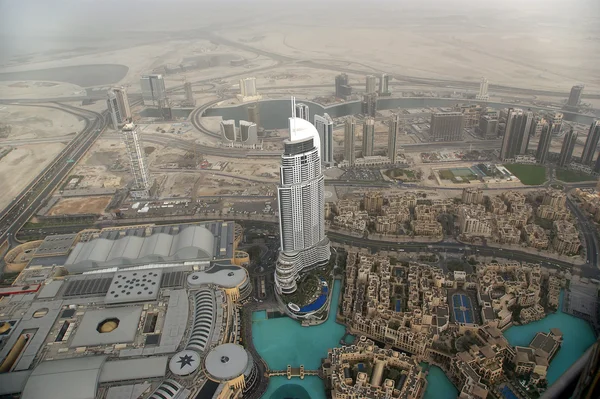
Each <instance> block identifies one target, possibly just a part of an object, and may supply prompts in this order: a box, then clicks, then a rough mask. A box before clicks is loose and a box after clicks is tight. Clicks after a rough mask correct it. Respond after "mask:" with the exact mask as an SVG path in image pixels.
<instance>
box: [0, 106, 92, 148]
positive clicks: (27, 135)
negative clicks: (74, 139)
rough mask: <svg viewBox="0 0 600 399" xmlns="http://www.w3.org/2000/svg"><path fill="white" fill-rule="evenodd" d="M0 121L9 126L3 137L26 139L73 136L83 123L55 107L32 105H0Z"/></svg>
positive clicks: (0, 142) (0, 141) (81, 127)
mask: <svg viewBox="0 0 600 399" xmlns="http://www.w3.org/2000/svg"><path fill="white" fill-rule="evenodd" d="M0 122H1V123H2V124H4V125H10V126H11V133H10V134H9V135H8V137H6V138H0V145H1V144H2V140H3V139H11V140H27V139H39V138H46V137H55V136H66V135H70V134H72V135H73V136H75V135H76V134H77V133H79V132H80V131H81V130H83V128H84V126H85V123H84V121H83V120H80V119H79V118H77V117H76V116H74V115H71V114H68V113H66V112H61V111H59V110H56V109H51V108H45V107H33V106H18V105H0Z"/></svg>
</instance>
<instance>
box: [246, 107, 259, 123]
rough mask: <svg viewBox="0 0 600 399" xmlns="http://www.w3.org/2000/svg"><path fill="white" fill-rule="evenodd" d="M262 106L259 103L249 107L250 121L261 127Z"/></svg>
mask: <svg viewBox="0 0 600 399" xmlns="http://www.w3.org/2000/svg"><path fill="white" fill-rule="evenodd" d="M259 107H260V105H259V104H258V103H256V104H253V105H249V106H248V120H249V121H250V122H252V123H254V124H255V125H256V126H260V108H259Z"/></svg>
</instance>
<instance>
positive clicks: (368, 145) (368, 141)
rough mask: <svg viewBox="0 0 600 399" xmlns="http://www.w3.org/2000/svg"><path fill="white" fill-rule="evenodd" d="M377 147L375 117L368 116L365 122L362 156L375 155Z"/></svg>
mask: <svg viewBox="0 0 600 399" xmlns="http://www.w3.org/2000/svg"><path fill="white" fill-rule="evenodd" d="M374 147H375V119H373V118H367V119H365V121H364V123H363V141H362V156H363V157H370V156H372V155H373V150H374Z"/></svg>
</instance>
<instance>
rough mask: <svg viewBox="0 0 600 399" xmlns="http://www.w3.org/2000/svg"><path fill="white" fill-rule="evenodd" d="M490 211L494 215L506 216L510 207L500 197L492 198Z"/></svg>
mask: <svg viewBox="0 0 600 399" xmlns="http://www.w3.org/2000/svg"><path fill="white" fill-rule="evenodd" d="M489 210H490V212H491V213H493V214H494V215H504V214H506V212H507V210H508V207H507V206H506V204H505V203H504V201H503V200H502V198H500V197H491V198H490V202H489Z"/></svg>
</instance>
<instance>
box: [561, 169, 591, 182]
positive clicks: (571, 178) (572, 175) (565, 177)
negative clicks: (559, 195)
mask: <svg viewBox="0 0 600 399" xmlns="http://www.w3.org/2000/svg"><path fill="white" fill-rule="evenodd" d="M556 178H557V179H558V180H560V181H564V182H567V183H571V182H579V181H594V180H597V179H596V178H595V177H594V176H592V175H588V174H587V173H583V172H579V171H576V170H568V169H556Z"/></svg>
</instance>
